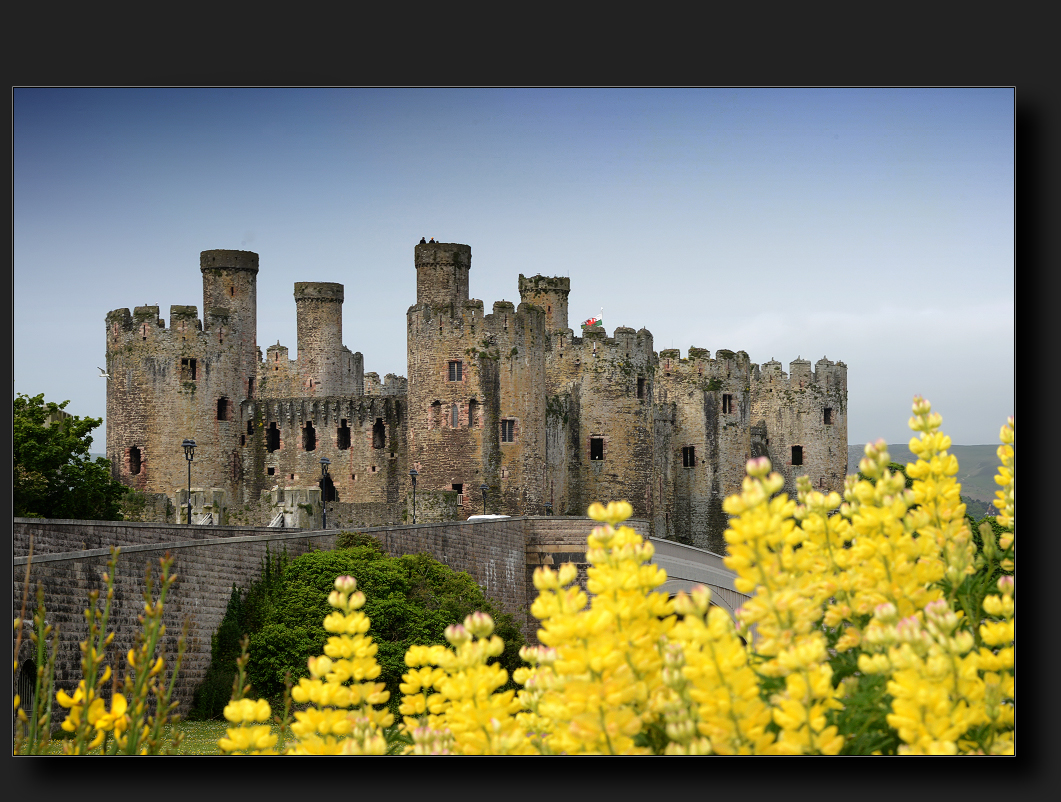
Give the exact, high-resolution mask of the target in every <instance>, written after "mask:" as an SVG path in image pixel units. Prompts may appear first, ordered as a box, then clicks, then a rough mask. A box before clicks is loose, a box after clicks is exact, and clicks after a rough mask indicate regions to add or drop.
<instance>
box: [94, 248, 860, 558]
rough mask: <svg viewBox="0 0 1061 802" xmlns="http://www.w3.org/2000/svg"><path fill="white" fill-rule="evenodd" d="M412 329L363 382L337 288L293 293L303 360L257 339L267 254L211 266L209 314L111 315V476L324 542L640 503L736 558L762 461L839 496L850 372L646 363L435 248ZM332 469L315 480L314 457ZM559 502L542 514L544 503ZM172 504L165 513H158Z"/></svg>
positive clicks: (826, 367)
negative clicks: (185, 444) (741, 509)
mask: <svg viewBox="0 0 1061 802" xmlns="http://www.w3.org/2000/svg"><path fill="white" fill-rule="evenodd" d="M414 264H415V268H416V274H417V275H416V303H415V304H413V305H412V306H410V307H409V309H408V311H407V313H406V323H407V329H406V332H407V344H408V366H407V372H408V378H405V377H400V376H394V375H391V374H388V375H386V376H385V377H384V379H383V380H382V381H381V380H380V378H379V376H378V374H376V373H365V371H364V362H363V358H362V355H361V354H360V353H354V352H351V351H350V349H348V348H347V347H346V346H344V345H343V344H342V307H343V301H344V294H343V285H341V284H334V283H325V282H296V283H295V286H294V297H295V308H296V315H297V321H298V344H297V345H298V349H297V359H291V358H290V356H289V351H288V349H287V348H286V347H285V346H282V345H280V344H279V343H277V344H276V345H270V346H268V347H267V348H266V350H265V354H264V357H263V355H262V352H261V349H260V347H259V346H258V344H257V321H256V280H257V274H258V255H257V254H255V253H251V252H249V251H228V250H216V251H204V252H203V253H202V254H201V256H200V269H201V271H202V275H203V316H202V318H201V319H200V318H199V316H198V310H197V308H196V307H194V306H171V307H170V316H169V326H168V328H167V326H166V323H165V321H163V319H162V318H161V317H160V316H159V308H158V307H157V306H142V307H137V308H136V309H134V311H133V313H132V314H130V313H129V310H128V309H117V310H114V311H112V312H110V313H109V314H108V315H107V333H106V336H107V371H108V373H109V374H110V376H111V378H110V379H109V381H108V390H107V455H108V457H110V459H111V465H112V469H113V471H114V473H115V477H116V478H117V479H119V480H121V481H122V482H124V483H125V484H128V485H131V486H133V487H136V488H138V489H140V490H142V491H144V492H145V493H148V494H156V496H157V498H162V496H165V497H166V499H168V500H169V504H168V505H166V504H163V505H162V506H161V507H158V506H156V507H155V509H156V510H159V512H158V513H157V517H158V518H159V520H164V519H167V517H168V520H171V521H172V520H175V519H177V520H181V519H180V515H182V514H183V513H182V512H178V511H179V510H180V508H181V505H183V504H185V503H187V491H186V490H185V489H184V488H185V486H186V481H187V462H186V461H185V458H184V454H183V452H182V450H181V448H180V442H181V440H182V439H183V438H186V437H190V438H194V439H195V441H196V444H197V448H196V452H195V459H194V463H193V469H192V484H193V488H192V499H191V501H192V506H193V508H194V514H195V515H196V516H197V519H199V520H201V519H203V516H204V515H205V514H207V513H209V515H210V520H211V521H212V522H213V523H214V524H247V525H254V526H258V525H267V524H272V525H274V526H279V525H286V526H303V527H319V525H320V505H321V503H322V501H323V502H326V503H327V509H328V521H329V524H331V525H337V526H344V527H350V526H376V525H385V524H392V523H401V522H403V521H408V520H410V516H411V514H412V502H411V498H412V490H413V486H412V481H411V477H410V471H411V470H414V469H415V470H416V472H417V483H416V499H417V501H416V516H417V520H418V521H420V522H426V521H432V520H435V521H440V520H460V519H464V518H467V517H468V516H469V515H473V514H475V513H479V512H482V506H483V491H482V490H481V489H480V488H481V487H482V486H483V485H486V491H485V495H486V509H487V512H491V513H503V514H507V515H543V514H548V513H549V512H550V511H551V513H552V514H554V515H583V514H584V513H585V510H586V508H587V507H588V506H589V504H591V503H592V502H594V501H609V500H613V499H627V500H629V501H630V503H631V504H632V505H633V507H634V517H635V518H640V519H644V520H647V521H648V522H649V527H650V531H651V534H652V535H654V536H655V537H661V538H668V539H672V540H677V541H680V542H683V543H686V544H689V545H693V546H697V547H699V548H704V549H708V550H710V551H714V552H717V553H724V551H725V545H724V540H723V537H722V533H723V531H724V530H725V527H726V516H725V514H724V513H723V511H722V500H723V499H724V498H725V497H726V496H727V495H729V494H732V493H734V492H737V491H739V489H740V484H741V479H742V478H743V476H744V466H745V463H746V461H747V460H748V459H749V458H750V457H757V456H767V457H769V458H770V460H771V462H772V463H773V465H774V467H775V469H776V470H778V471H779V472H780V473H781V474H782V475H783V476H784V477H785V481H786V490H787V491H788V492H789V493H790V494H793V495H794V493H795V482H796V478H797V477H798V476H807V477H808V478H809V479H810V480H811V482H812V484H813V485H814V486H815V487H816V488H821V489H823V490H837V491H840V490H842V488H843V482H844V477H845V474H846V469H847V367H846V366H845V365H844V363H842V362H831V361H829V360H828V359H824V358H823V359H820V360H818V361H817V362H816V363H815V364H814V365H813V367H812V365H811V363H810V362H809V361H807V360H804V359H796V360H795V361H793V362H791V363H790V364H789V370H788V373H787V374H786V373H785V372H783V371H782V366H781V363H779V362H776V361H773V360H771V361H770V362H766V363H765V364H763V365H761V366H760V365H758V364H755V363H752V362H751V361H750V359H749V357H748V354H746V353H745V352H744V351H737V352H733V351H727V350H719V351H716V352H715V355H714V358H712V356H711V353H710V352H709V351H707V350H704V349H700V348H695V347H694V348H690V349H689V351H688V353H687V355H686V357H685V358H681V355H680V353H679V351H678V350H676V349H672V350H664V351H660V352H659V353H658V354H657V353H656V351H655V350H653V340H652V334H651V332H649V331H648V330H647V329H641V330H640V331H635V330H634V329H631V328H626V327H619V328H617V329H615V330H614V332H613V335H612V336H611V337H608V336H607V334H606V332H605V331H604V330H603V329H599V328H587V329H585V330H580V331H579V334H580V335H581V336H576V334H575V330H574V329H572V328H571V327H569V325H568V295H569V293H570V280H569V279H567V278H555V277H546V276H540V275H539V276H533V277H530V278H526V277H524V276H522V275H521V276H520V277H519V293H520V304H519V306H515V305H513V304H512V303H509V302H507V301H499V302H495V303H494V304H493V306H492V308H491V310H490V311H489V313H487V312H486V310H485V307H484V305H483V302H482V301H480V300H476V299H473V298H470V297H469V272H470V269H471V248H470V247H469V246H467V245H459V244H453V243H435V242H430V243H425V242H421V243H420V244H419V245H417V246H416V248H415V251H414ZM322 457H326V458H327V459H328V460H330V474H329V479H328V480H327V481H326V482H325V483H324V485H323V486H322V484H321V481H320V476H321V469H320V461H321V458H322ZM547 505H548V506H547ZM167 508H168V510H169V511H168V512H167V511H166V510H167Z"/></svg>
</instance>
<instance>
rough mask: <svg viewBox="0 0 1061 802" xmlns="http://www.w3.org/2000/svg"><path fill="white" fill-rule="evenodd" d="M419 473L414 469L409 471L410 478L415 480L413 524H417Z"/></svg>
mask: <svg viewBox="0 0 1061 802" xmlns="http://www.w3.org/2000/svg"><path fill="white" fill-rule="evenodd" d="M419 475H420V473H419V471H417V470H416V468H413V469H412V470H411V471H409V478H410V479H412V480H413V523H414V524H415V523H416V477H417V476H419Z"/></svg>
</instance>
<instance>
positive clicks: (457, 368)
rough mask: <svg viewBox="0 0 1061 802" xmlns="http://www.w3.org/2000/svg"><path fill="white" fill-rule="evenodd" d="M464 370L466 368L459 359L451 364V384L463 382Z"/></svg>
mask: <svg viewBox="0 0 1061 802" xmlns="http://www.w3.org/2000/svg"><path fill="white" fill-rule="evenodd" d="M463 368H464V365H463V363H462V362H461V361H460V360H459V359H458V360H455V361H453V362H450V363H449V380H450V381H451V382H459V381H461V379H462V377H463V375H464V371H463Z"/></svg>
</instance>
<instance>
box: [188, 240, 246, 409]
mask: <svg viewBox="0 0 1061 802" xmlns="http://www.w3.org/2000/svg"><path fill="white" fill-rule="evenodd" d="M199 270H200V271H201V272H202V274H203V324H204V328H205V329H206V330H208V331H213V332H214V335H215V339H216V340H217V342H218V344H224V343H225V342H226V340H230V339H232V338H235V339H236V341H237V342H236V348H235V349H234V351H235V353H234V354H232V356H233V357H235V358H234V359H232V360H231V361H229V362H228V364H227V365H226V369H227V370H230V371H232V373H233V374H234V376H235V377H238V382H239V389H238V390H237V389H236V388H235V387H232V388H230V391H231V392H232V393H233V396H234V397H236V398H246V397H247V396H250V395H253V394H254V390H253V383H254V381H253V380H254V377H255V375H257V372H258V254H256V253H254V252H253V251H229V250H213V251H202V252H201V253H200V254H199Z"/></svg>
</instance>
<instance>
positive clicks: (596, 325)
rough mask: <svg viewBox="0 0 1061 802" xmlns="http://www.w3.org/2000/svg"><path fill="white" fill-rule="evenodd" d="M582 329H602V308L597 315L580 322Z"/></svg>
mask: <svg viewBox="0 0 1061 802" xmlns="http://www.w3.org/2000/svg"><path fill="white" fill-rule="evenodd" d="M582 328H583V330H585V329H602V328H604V310H603V309H601V310H600V314H599V315H598V316H597V317H591V318H590V319H589V320H587V321H586V322H585V323H583V324H582Z"/></svg>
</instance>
